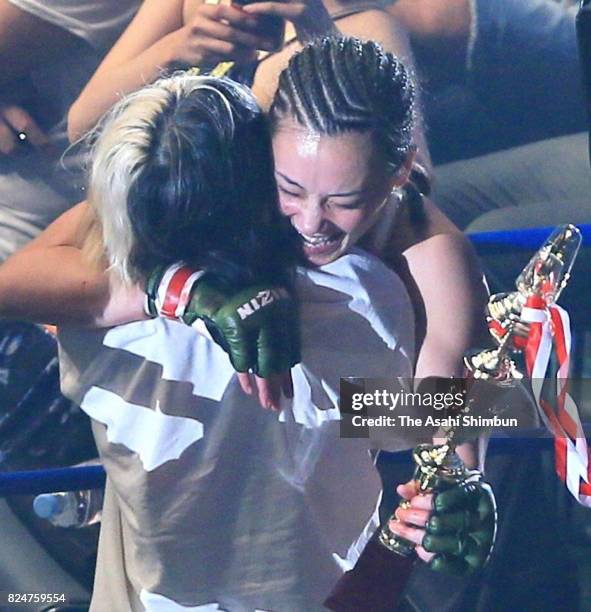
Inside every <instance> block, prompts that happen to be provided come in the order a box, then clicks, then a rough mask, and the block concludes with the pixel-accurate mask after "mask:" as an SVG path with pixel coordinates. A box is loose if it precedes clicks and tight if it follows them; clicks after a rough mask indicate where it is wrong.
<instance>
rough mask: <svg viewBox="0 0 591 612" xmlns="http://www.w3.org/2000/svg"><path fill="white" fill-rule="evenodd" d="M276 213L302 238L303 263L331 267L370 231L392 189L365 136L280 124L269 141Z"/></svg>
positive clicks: (393, 179)
mask: <svg viewBox="0 0 591 612" xmlns="http://www.w3.org/2000/svg"><path fill="white" fill-rule="evenodd" d="M273 152H274V156H275V174H276V177H277V185H278V189H279V201H280V205H281V212H282V213H283V214H284V215H286V216H287V217H289V218H290V220H291V223H292V225H293V226H294V227H295V229H296V230H297V231H298V233H299V234H300V236H301V237H302V240H303V244H304V252H305V254H306V257H307V258H308V260H309V261H310V262H311V263H312V264H314V265H317V266H320V265H324V264H326V263H329V262H331V261H334V260H335V259H337V258H338V257H340V256H341V255H342V254H343V253H345V252H346V251H347V249H349V248H350V247H351V246H352V245H354V244H355V243H356V242H358V240H359V239H360V238H361V237H362V236H363V235H364V234H365V233H366V232H367V231H368V230H369V229H370V228H371V227H372V225H373V223H374V222H375V220H376V218H377V216H378V212H379V210H380V209H381V207H382V205H383V204H384V203H385V201H386V200H387V198H388V196H389V194H390V192H391V191H392V188H393V187H395V186H397V185H400V184H401V183H403V182H404V180H406V176H405V177H404V179H401V178H400V177H399V175H398V174H394V175H393V174H392V170H391V168H389V167H388V165H387V163H386V161H385V160H384V159H383V156H381V155H380V154H379V152H378V150H377V147H376V146H375V144H374V140H373V138H372V135H371V133H370V132H345V133H343V134H338V135H335V136H324V135H319V134H316V133H315V132H313V131H311V130H309V129H308V128H305V127H302V126H300V125H299V124H297V123H295V122H294V121H292V120H283V121H281V122H280V124H279V125H278V127H277V129H276V131H275V134H274V136H273Z"/></svg>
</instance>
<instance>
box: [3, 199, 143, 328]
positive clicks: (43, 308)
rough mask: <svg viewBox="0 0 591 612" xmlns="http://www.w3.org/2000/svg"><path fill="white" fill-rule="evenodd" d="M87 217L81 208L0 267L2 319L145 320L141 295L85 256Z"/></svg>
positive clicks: (112, 322) (84, 322) (81, 322)
mask: <svg viewBox="0 0 591 612" xmlns="http://www.w3.org/2000/svg"><path fill="white" fill-rule="evenodd" d="M87 219H88V205H87V204H86V203H81V204H78V205H77V206H75V207H74V208H72V209H70V210H69V211H67V212H66V213H64V214H63V215H61V217H59V218H58V219H57V220H56V221H54V222H53V223H52V224H51V225H50V226H49V227H48V228H47V229H46V230H45V231H44V232H42V233H41V234H40V235H39V236H38V237H37V238H36V239H35V240H33V241H32V242H30V243H29V244H28V245H26V246H25V247H24V248H22V249H21V250H20V251H18V252H17V253H15V254H14V255H13V256H12V257H10V258H9V259H8V260H7V261H6V262H5V263H4V264H2V266H0V317H7V318H14V319H24V320H28V321H34V322H39V323H53V324H60V325H65V324H75V325H91V326H95V327H101V326H104V325H115V324H118V323H123V322H128V321H132V320H136V319H141V318H143V316H144V315H143V308H142V305H143V291H142V290H141V289H140V288H138V287H124V286H122V285H121V284H117V283H116V282H115V281H114V280H112V279H111V277H110V276H109V275H108V274H107V273H106V272H105V270H104V268H102V267H100V266H98V265H93V264H92V263H91V262H90V261H89V260H88V259H87V258H85V257H84V255H83V253H82V250H81V247H82V238H83V235H84V233H85V229H86V227H87V223H86V220H87ZM111 294H113V295H115V296H116V299H110V297H111Z"/></svg>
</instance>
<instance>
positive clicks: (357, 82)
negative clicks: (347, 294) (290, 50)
mask: <svg viewBox="0 0 591 612" xmlns="http://www.w3.org/2000/svg"><path fill="white" fill-rule="evenodd" d="M414 100H415V89H414V85H413V82H412V79H411V78H410V75H409V73H408V71H407V70H406V68H405V67H404V65H403V64H402V62H401V61H400V60H399V59H397V58H396V57H394V56H393V55H392V54H390V53H387V52H386V51H384V49H383V48H382V46H381V45H379V44H378V43H376V42H372V41H362V40H360V39H358V38H350V37H327V38H323V39H320V40H317V41H315V42H313V43H311V44H309V45H307V46H306V47H304V48H303V49H302V51H300V52H299V53H297V54H295V55H294V56H293V57H292V58H291V59H290V61H289V64H288V66H287V68H286V69H285V70H284V71H283V72H282V74H281V76H280V79H279V87H278V90H277V93H276V94H275V99H274V101H273V104H272V106H271V110H270V118H271V126H272V128H273V129H275V128H276V126H277V123H278V121H279V120H280V119H281V118H283V117H286V116H291V117H293V118H294V119H295V120H296V121H297V122H298V123H299V124H301V125H302V126H304V127H306V128H309V129H311V130H313V131H315V132H317V133H319V134H323V135H329V136H330V135H336V134H340V133H343V132H348V131H372V132H373V133H374V135H375V138H376V143H377V145H378V146H379V147H380V149H381V151H382V153H383V155H384V158H385V159H386V161H387V162H388V164H389V165H390V167H391V168H392V170H393V171H396V170H398V169H399V168H400V166H401V165H402V163H403V162H404V161H405V159H406V156H407V155H408V152H409V151H410V150H411V146H412V143H411V139H412V128H413V123H414Z"/></svg>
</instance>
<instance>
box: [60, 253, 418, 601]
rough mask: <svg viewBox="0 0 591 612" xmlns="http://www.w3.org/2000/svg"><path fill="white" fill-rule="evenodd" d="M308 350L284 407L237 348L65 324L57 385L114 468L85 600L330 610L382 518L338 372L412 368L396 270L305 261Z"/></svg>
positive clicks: (409, 330) (159, 325)
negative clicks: (258, 383) (250, 380)
mask: <svg viewBox="0 0 591 612" xmlns="http://www.w3.org/2000/svg"><path fill="white" fill-rule="evenodd" d="M297 293H298V296H299V298H300V302H301V339H302V361H301V363H300V364H298V365H297V366H296V367H295V368H293V370H292V374H293V382H294V397H293V400H291V401H287V400H284V402H283V405H282V408H283V409H282V411H281V413H280V414H279V415H277V414H274V413H272V412H269V411H265V410H263V409H262V408H261V407H260V406H258V405H257V403H256V402H255V401H254V400H253V399H252V398H249V397H248V396H245V395H244V394H243V393H241V392H240V389H239V387H238V385H237V383H236V378H235V373H234V371H233V369H232V367H231V365H230V363H229V360H228V358H227V355H226V354H225V353H224V352H223V351H222V350H221V349H220V348H219V347H218V346H217V345H216V344H214V343H213V342H211V341H209V340H207V339H206V338H204V337H203V336H200V335H199V334H197V333H196V332H195V331H194V330H193V329H191V328H189V327H187V326H185V325H182V324H180V323H177V322H174V321H167V320H164V319H152V320H149V321H140V322H137V323H131V324H129V325H124V326H121V327H116V328H113V329H111V330H108V331H105V330H102V331H100V330H98V331H97V330H66V329H63V330H60V345H61V346H60V349H61V351H60V371H61V375H62V389H63V391H64V392H65V393H66V395H68V396H69V397H71V398H73V399H75V400H76V401H77V402H79V404H80V405H81V407H82V409H83V410H84V411H85V412H86V413H87V414H88V415H89V416H91V417H92V419H93V429H94V432H95V438H96V441H97V446H98V448H99V452H100V455H101V459H102V461H103V465H104V466H105V469H106V471H107V474H108V485H107V491H106V498H105V506H104V508H103V521H102V525H101V537H100V542H99V553H98V560H97V570H96V578H95V588H94V593H93V602H92V607H91V610H92V611H93V612H130V611H133V612H140V611H141V612H146V611H147V612H163V611H166V612H173V611H178V612H182V611H187V610H191V611H195V612H196V611H197V610H199V611H200V612H202V611H203V612H209V611H212V610H219V609H223V610H230V611H231V612H238V611H240V612H253V611H254V610H259V611H260V610H274V611H277V610H281V611H282V612H317V611H318V612H320V611H321V610H323V609H324V608H323V606H322V601H323V600H324V598H325V597H326V596H327V595H328V593H329V592H330V590H331V589H332V587H333V586H334V584H335V583H336V581H337V580H338V578H339V577H340V576H341V575H342V572H343V570H344V569H348V568H350V567H351V566H352V565H353V563H354V562H355V561H356V559H357V557H358V555H359V552H360V550H361V549H362V548H363V546H364V545H365V543H366V541H367V539H368V537H369V536H370V535H371V534H372V533H373V531H374V530H375V529H376V527H377V524H378V516H377V507H378V504H379V501H380V497H381V483H380V479H379V477H378V473H377V470H376V469H375V466H374V465H373V462H372V458H371V455H370V452H369V449H370V445H371V442H370V440H367V439H342V438H341V437H340V435H339V420H340V412H339V409H338V394H339V378H340V377H341V376H349V375H354V376H366V377H379V378H388V379H393V378H394V377H397V376H405V377H409V376H410V375H411V372H412V360H413V359H412V353H413V346H414V339H413V329H414V326H413V314H412V308H411V305H410V301H409V299H408V296H407V294H406V291H405V288H404V286H403V284H402V282H401V281H400V279H399V278H398V277H397V276H396V275H395V274H394V273H393V272H392V271H391V270H389V269H387V268H386V267H385V266H384V265H383V264H382V263H381V262H380V261H378V260H377V259H375V258H373V257H371V256H368V255H364V254H362V253H361V252H358V253H354V254H349V255H346V256H344V257H341V258H340V259H339V260H337V261H336V262H333V263H331V264H329V265H327V266H324V267H323V268H322V269H320V270H300V271H299V273H298V281H297Z"/></svg>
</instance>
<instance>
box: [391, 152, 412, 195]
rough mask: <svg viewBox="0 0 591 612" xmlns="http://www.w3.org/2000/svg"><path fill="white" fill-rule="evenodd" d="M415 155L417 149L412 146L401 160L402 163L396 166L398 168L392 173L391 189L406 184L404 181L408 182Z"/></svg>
mask: <svg viewBox="0 0 591 612" xmlns="http://www.w3.org/2000/svg"><path fill="white" fill-rule="evenodd" d="M416 157H417V150H416V148H415V147H412V148H411V149H410V151H409V152H408V153H407V154H406V158H405V160H404V161H403V162H402V165H401V166H400V167H399V168H398V170H396V172H395V174H394V177H393V180H392V189H396V188H398V187H402V186H404V185H406V183H408V179H409V177H410V173H411V170H412V166H413V164H414V163H415V159H416Z"/></svg>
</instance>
